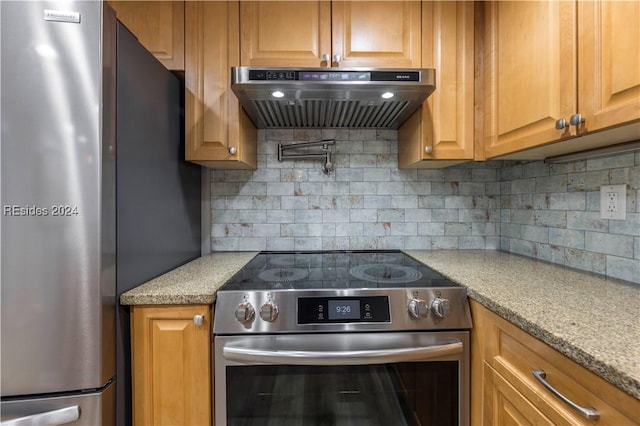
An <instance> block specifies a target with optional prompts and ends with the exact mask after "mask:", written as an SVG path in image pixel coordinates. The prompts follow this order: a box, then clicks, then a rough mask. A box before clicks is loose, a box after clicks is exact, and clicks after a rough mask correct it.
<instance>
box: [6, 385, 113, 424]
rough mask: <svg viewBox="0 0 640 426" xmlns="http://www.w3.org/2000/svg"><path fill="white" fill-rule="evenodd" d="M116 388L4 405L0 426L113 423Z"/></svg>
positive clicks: (109, 386)
mask: <svg viewBox="0 0 640 426" xmlns="http://www.w3.org/2000/svg"><path fill="white" fill-rule="evenodd" d="M114 397H115V385H114V384H109V385H108V386H107V387H106V388H105V389H103V390H102V391H100V392H93V393H88V394H82V395H76V396H64V397H58V398H38V399H28V400H19V401H11V402H2V406H0V411H1V412H2V418H1V420H0V426H32V425H47V426H54V425H69V426H96V425H112V424H115V423H114V418H113V417H114V411H113V404H114Z"/></svg>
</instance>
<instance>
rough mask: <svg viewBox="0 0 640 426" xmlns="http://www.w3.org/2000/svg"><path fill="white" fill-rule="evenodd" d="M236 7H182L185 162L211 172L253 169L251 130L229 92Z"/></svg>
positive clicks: (212, 4) (235, 54) (234, 55)
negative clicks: (199, 165)
mask: <svg viewBox="0 0 640 426" xmlns="http://www.w3.org/2000/svg"><path fill="white" fill-rule="evenodd" d="M238 8H239V5H238V2H225V1H211V2H209V1H193V2H187V3H186V5H185V21H186V24H187V31H186V33H185V64H186V69H185V110H186V117H185V131H186V142H185V145H186V159H187V161H192V162H195V163H198V164H201V165H203V166H205V167H211V168H221V169H224V168H233V169H255V168H256V166H257V156H256V147H257V145H256V141H257V136H256V129H255V127H254V126H253V124H252V123H251V121H250V119H249V118H248V117H247V115H246V114H245V112H244V110H243V109H242V107H241V106H240V104H239V103H238V98H236V96H235V95H234V94H233V92H232V91H231V67H233V66H238V65H239V62H240V54H239V37H240V35H239V27H238V22H239V19H238V17H239V10H238Z"/></svg>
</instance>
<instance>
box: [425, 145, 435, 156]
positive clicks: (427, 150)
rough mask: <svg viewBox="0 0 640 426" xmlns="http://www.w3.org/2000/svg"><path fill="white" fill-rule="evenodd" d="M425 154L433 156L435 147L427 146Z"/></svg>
mask: <svg viewBox="0 0 640 426" xmlns="http://www.w3.org/2000/svg"><path fill="white" fill-rule="evenodd" d="M424 152H425V154H433V147H432V146H425V147H424Z"/></svg>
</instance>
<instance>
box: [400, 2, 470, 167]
mask: <svg viewBox="0 0 640 426" xmlns="http://www.w3.org/2000/svg"><path fill="white" fill-rule="evenodd" d="M422 46H423V49H422V67H424V68H435V70H436V90H435V92H433V93H432V94H431V96H429V98H428V100H427V102H425V103H424V104H423V105H422V107H421V109H420V110H419V111H417V112H416V113H415V114H414V115H413V116H412V117H410V118H409V120H407V121H406V122H405V123H404V124H403V125H402V126H401V127H400V130H399V131H398V165H399V167H400V168H410V167H417V168H437V167H446V166H450V165H453V164H456V163H460V162H463V161H468V160H473V156H474V4H473V2H451V1H443V2H431V1H429V2H423V3H422Z"/></svg>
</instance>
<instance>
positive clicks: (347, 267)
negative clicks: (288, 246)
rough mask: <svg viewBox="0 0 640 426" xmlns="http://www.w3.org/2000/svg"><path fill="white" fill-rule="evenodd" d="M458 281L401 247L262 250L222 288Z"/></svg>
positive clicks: (441, 284) (435, 284) (451, 284)
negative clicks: (381, 249)
mask: <svg viewBox="0 0 640 426" xmlns="http://www.w3.org/2000/svg"><path fill="white" fill-rule="evenodd" d="M457 286H458V285H457V284H456V283H454V282H452V281H450V280H448V279H446V278H445V277H443V276H442V275H440V274H439V273H437V272H435V271H434V270H432V269H431V268H429V267H427V266H425V265H423V264H422V263H420V262H417V261H416V260H414V259H412V258H411V257H409V256H407V255H406V254H404V253H402V252H400V251H323V252H262V253H260V254H258V255H257V256H256V257H255V258H253V259H252V260H251V262H249V263H248V264H247V265H246V266H245V267H244V268H242V270H240V271H239V272H238V273H237V274H236V275H235V276H234V277H233V278H231V280H230V281H229V282H228V283H227V284H226V285H225V286H224V287H223V288H222V289H221V290H222V291H225V290H271V289H340V288H352V289H359V288H402V287H412V288H413V287H457Z"/></svg>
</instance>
